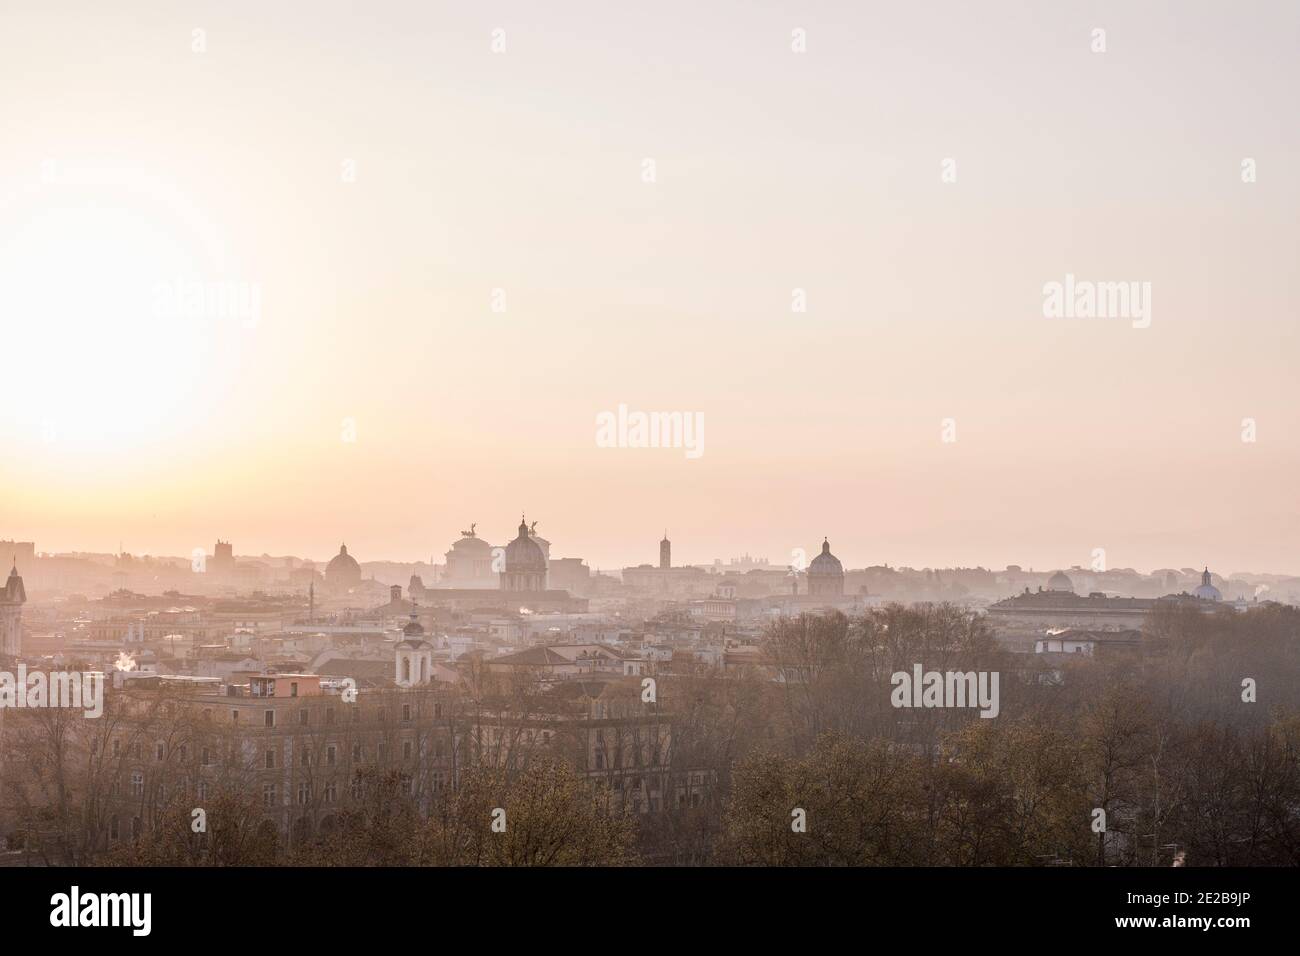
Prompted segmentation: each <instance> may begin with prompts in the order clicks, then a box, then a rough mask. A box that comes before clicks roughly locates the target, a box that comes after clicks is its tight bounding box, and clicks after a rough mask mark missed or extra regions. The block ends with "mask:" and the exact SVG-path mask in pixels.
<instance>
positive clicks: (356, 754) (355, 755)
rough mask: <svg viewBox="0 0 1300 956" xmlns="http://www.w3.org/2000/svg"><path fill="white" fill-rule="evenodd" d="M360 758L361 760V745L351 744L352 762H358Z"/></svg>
mask: <svg viewBox="0 0 1300 956" xmlns="http://www.w3.org/2000/svg"><path fill="white" fill-rule="evenodd" d="M360 760H361V745H360V744H353V745H352V761H353V762H354V763H356V762H359V761H360Z"/></svg>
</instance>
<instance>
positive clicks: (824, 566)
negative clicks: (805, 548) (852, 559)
mask: <svg viewBox="0 0 1300 956" xmlns="http://www.w3.org/2000/svg"><path fill="white" fill-rule="evenodd" d="M808 574H809V575H811V576H812V577H820V576H822V575H825V576H828V577H829V576H832V575H838V576H840V577H843V576H844V565H842V564H840V559H839V558H837V557H835V555H833V554H831V544H830V541H828V540H826V539H825V538H823V539H822V553H821V554H819V555H817V557H815V558H813V559H812V563H811V564H809V565H808Z"/></svg>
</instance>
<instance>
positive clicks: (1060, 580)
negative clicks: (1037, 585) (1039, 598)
mask: <svg viewBox="0 0 1300 956" xmlns="http://www.w3.org/2000/svg"><path fill="white" fill-rule="evenodd" d="M1047 590H1049V591H1073V590H1074V582H1073V581H1071V580H1070V578H1069V576H1068V575H1067V574H1066V573H1065V572H1064V571H1057V572H1056V573H1055V574H1053V575H1052V576H1051V577H1050V578H1048V579H1047Z"/></svg>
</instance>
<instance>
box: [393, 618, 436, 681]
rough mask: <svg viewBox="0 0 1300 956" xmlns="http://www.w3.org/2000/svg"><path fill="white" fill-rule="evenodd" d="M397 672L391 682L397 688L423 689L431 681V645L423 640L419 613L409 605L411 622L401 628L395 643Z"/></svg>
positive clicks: (422, 628)
mask: <svg viewBox="0 0 1300 956" xmlns="http://www.w3.org/2000/svg"><path fill="white" fill-rule="evenodd" d="M396 656H397V660H396V664H397V670H396V673H395V674H394V675H393V682H394V683H396V684H397V686H398V687H423V686H424V685H425V684H427V683H429V681H431V680H433V645H432V644H430V643H429V642H428V641H426V640H425V639H424V627H423V626H422V625H421V624H420V618H419V612H418V610H417V608H416V606H415V604H414V603H412V604H411V620H410V621H409V622H408V623H407V625H406V627H404V628H402V640H400V641H398V642H397V655H396Z"/></svg>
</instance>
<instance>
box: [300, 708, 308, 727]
mask: <svg viewBox="0 0 1300 956" xmlns="http://www.w3.org/2000/svg"><path fill="white" fill-rule="evenodd" d="M298 723H300V724H302V726H304V727H306V726H307V708H306V707H304V708H303V709H302V710H300V711H298Z"/></svg>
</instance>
